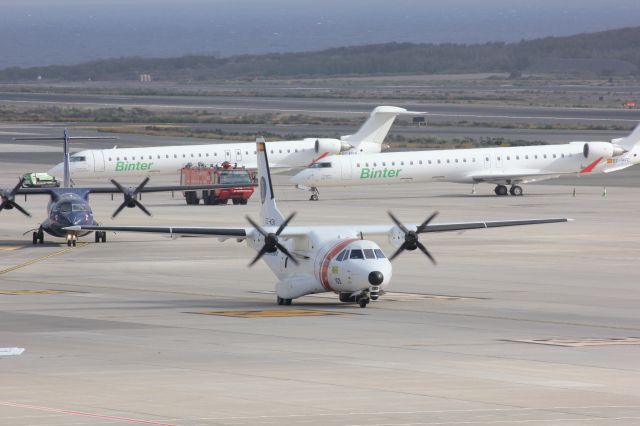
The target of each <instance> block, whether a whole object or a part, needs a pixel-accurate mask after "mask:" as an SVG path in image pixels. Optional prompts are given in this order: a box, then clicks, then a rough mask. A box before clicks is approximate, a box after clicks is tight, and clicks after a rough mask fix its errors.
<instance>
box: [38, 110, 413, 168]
mask: <svg viewBox="0 0 640 426" xmlns="http://www.w3.org/2000/svg"><path fill="white" fill-rule="evenodd" d="M423 114H425V113H423V112H412V111H407V110H406V109H404V108H398V107H393V106H379V107H376V108H374V110H373V111H371V114H369V118H368V119H367V120H366V121H365V122H364V123H363V124H362V126H361V127H360V129H358V131H357V132H356V133H354V134H352V135H346V136H342V137H341V138H340V139H332V138H306V139H302V140H295V141H279V142H269V144H268V145H269V153H270V154H271V167H272V168H278V169H289V168H293V167H305V166H307V165H309V164H310V163H312V162H314V161H317V160H318V159H321V158H324V157H326V156H327V155H331V154H339V153H341V152H344V153H349V154H361V153H368V152H380V151H381V150H382V142H383V141H384V138H385V137H386V136H387V133H389V129H390V128H391V125H392V124H393V122H394V120H395V119H396V117H397V116H398V115H423ZM225 161H228V162H230V163H235V164H237V165H238V167H245V168H248V169H255V168H256V151H255V146H254V144H252V143H248V142H240V143H224V144H222V143H217V144H209V145H178V146H165V147H146V148H112V149H90V150H84V151H80V152H78V153H75V154H73V155H72V156H71V168H70V172H71V177H72V178H74V179H77V178H100V177H104V178H115V177H131V176H154V175H176V174H178V173H179V171H180V168H182V167H184V166H185V165H186V164H187V163H193V164H197V163H203V164H206V165H209V164H221V163H223V162H225ZM62 172H63V164H62V163H60V164H58V165H56V166H54V167H53V168H52V169H51V170H49V172H48V173H49V174H50V175H52V176H56V177H59V176H61V175H62Z"/></svg>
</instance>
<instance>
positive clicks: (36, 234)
mask: <svg viewBox="0 0 640 426" xmlns="http://www.w3.org/2000/svg"><path fill="white" fill-rule="evenodd" d="M33 244H38V233H37V232H34V233H33Z"/></svg>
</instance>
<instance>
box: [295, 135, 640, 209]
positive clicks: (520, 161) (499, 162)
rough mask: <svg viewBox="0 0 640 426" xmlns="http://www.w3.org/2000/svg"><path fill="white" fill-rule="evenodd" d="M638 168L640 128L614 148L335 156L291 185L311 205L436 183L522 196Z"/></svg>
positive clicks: (583, 145) (577, 145) (578, 145)
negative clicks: (525, 190)
mask: <svg viewBox="0 0 640 426" xmlns="http://www.w3.org/2000/svg"><path fill="white" fill-rule="evenodd" d="M638 162H640V126H637V127H636V128H635V130H634V131H633V132H632V133H631V134H630V135H629V136H627V137H624V138H619V139H613V140H612V141H611V142H570V143H568V144H562V145H536V146H527V147H509V148H476V149H446V150H433V151H401V152H384V153H379V154H366V155H358V156H354V157H350V156H341V155H333V156H331V157H328V158H324V159H322V160H320V161H317V162H315V163H313V164H311V165H310V166H309V167H307V168H306V169H304V170H302V171H301V172H299V173H298V174H297V175H295V176H294V177H293V178H292V179H291V181H292V182H293V183H295V184H297V185H298V187H300V188H302V189H309V190H311V191H312V195H311V199H312V200H317V199H318V189H317V188H319V187H328V186H352V185H381V184H392V183H400V182H432V181H442V182H456V183H471V184H476V183H481V182H486V183H491V184H495V185H496V187H495V193H496V195H507V193H508V192H509V193H511V195H522V187H521V186H519V184H522V183H528V182H535V181H541V180H545V179H552V178H557V177H560V176H566V175H584V174H589V173H611V172H614V171H617V170H622V169H625V168H627V167H630V166H632V165H634V164H637V163H638ZM505 185H511V188H510V190H507V187H506V186H505Z"/></svg>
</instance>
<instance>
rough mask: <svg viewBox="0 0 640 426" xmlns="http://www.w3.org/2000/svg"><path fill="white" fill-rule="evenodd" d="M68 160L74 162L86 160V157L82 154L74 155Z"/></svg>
mask: <svg viewBox="0 0 640 426" xmlns="http://www.w3.org/2000/svg"><path fill="white" fill-rule="evenodd" d="M69 161H70V162H72V163H76V162H78V161H87V157H85V156H84V155H74V156H73V157H70V158H69Z"/></svg>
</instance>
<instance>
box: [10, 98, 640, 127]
mask: <svg viewBox="0 0 640 426" xmlns="http://www.w3.org/2000/svg"><path fill="white" fill-rule="evenodd" d="M0 104H8V105H11V104H18V105H34V106H43V105H60V106H62V105H68V106H74V105H75V106H89V107H103V108H109V107H113V108H117V107H142V108H148V109H155V110H163V111H176V110H178V111H179V110H193V109H201V110H207V111H221V112H244V113H267V112H287V113H299V114H313V115H327V116H335V115H336V114H338V115H340V116H344V115H353V114H356V115H363V114H366V113H369V112H370V111H371V110H372V109H373V108H375V107H376V106H378V105H384V104H391V105H395V104H396V102H395V101H393V100H392V99H389V100H388V101H385V100H365V101H360V100H357V101H356V100H332V99H317V98H310V99H303V98H293V97H291V98H290V97H245V96H237V97H236V96H122V95H93V94H92V95H82V94H47V93H11V92H4V93H0ZM396 106H401V107H403V108H407V109H409V110H413V111H426V112H428V113H429V114H428V117H429V118H432V119H435V120H441V121H459V120H469V121H491V122H496V123H513V122H523V121H525V122H528V121H533V122H536V123H544V124H560V123H562V124H590V125H598V124H600V125H602V124H608V125H611V124H616V125H624V126H633V125H634V124H636V123H639V122H640V110H626V109H621V108H619V109H601V108H543V107H517V106H493V105H477V104H437V103H428V102H415V101H408V102H407V101H403V102H401V103H400V104H397V105H396Z"/></svg>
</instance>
